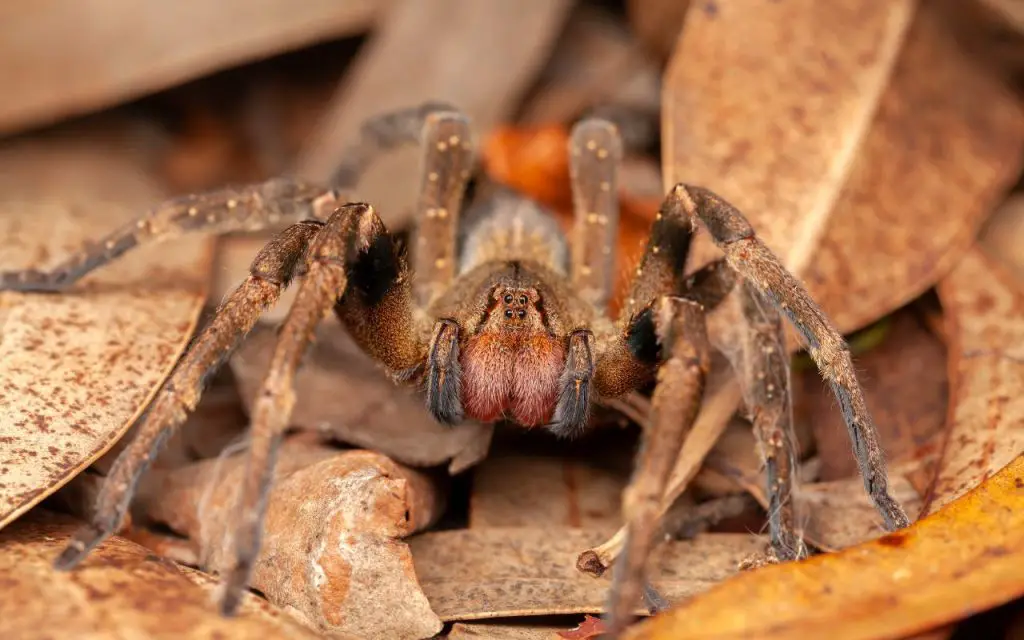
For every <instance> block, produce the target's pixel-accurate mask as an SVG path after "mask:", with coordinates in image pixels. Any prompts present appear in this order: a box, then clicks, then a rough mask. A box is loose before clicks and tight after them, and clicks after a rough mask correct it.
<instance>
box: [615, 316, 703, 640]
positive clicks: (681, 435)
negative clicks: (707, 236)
mask: <svg viewBox="0 0 1024 640" xmlns="http://www.w3.org/2000/svg"><path fill="white" fill-rule="evenodd" d="M654 325H655V330H656V332H657V336H658V341H659V343H660V344H661V349H662V364H661V366H660V367H659V369H658V374H657V384H656V386H655V388H654V394H653V396H652V398H651V416H650V425H651V426H650V430H649V431H647V432H646V433H644V435H643V444H642V446H641V449H640V452H639V454H638V456H637V464H636V470H635V471H634V472H633V479H632V480H631V481H630V484H629V487H627V488H626V491H625V493H624V494H623V505H622V509H623V516H624V518H625V520H626V541H625V545H624V546H623V549H622V553H620V554H619V557H618V559H617V560H616V562H615V568H614V574H613V583H612V591H611V596H610V602H609V604H608V633H609V635H610V636H612V637H615V635H616V634H617V633H620V632H621V631H622V630H623V629H624V628H625V627H626V625H627V624H628V623H629V622H630V620H631V619H632V610H633V608H634V607H636V606H637V604H639V602H640V597H641V595H642V594H643V590H644V585H645V580H644V573H645V569H646V566H647V560H648V557H649V556H650V553H651V549H652V548H653V547H654V543H655V539H656V537H657V533H658V531H659V530H660V527H659V523H660V519H661V512H662V509H661V505H662V498H663V496H664V495H665V487H666V485H667V484H668V478H669V475H670V474H671V472H672V467H673V466H674V465H675V462H676V459H677V458H678V457H679V450H680V449H681V448H682V446H683V441H684V440H685V438H686V434H687V433H688V432H689V430H690V427H691V426H692V425H693V421H694V420H695V419H696V417H697V412H698V410H699V409H700V402H701V398H702V396H703V393H704V381H705V378H706V376H707V373H708V369H709V368H710V366H711V356H710V347H709V345H708V337H707V328H706V326H705V319H704V310H703V309H702V308H701V306H700V305H699V304H698V303H696V302H693V301H691V300H686V299H683V298H674V297H666V298H661V299H660V300H659V302H658V304H657V305H656V307H655V309H654Z"/></svg>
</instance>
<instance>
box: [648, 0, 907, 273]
mask: <svg viewBox="0 0 1024 640" xmlns="http://www.w3.org/2000/svg"><path fill="white" fill-rule="evenodd" d="M914 5H915V2H914V1H913V0H896V1H894V2H884V3H874V2H871V3H864V2H861V1H860V0H842V1H839V2H828V3H822V2H817V1H816V0H796V1H793V2H740V3H722V2H718V3H703V2H702V3H691V4H690V9H689V11H688V13H687V15H686V22H685V24H684V26H683V33H682V35H681V36H680V39H679V42H678V44H677V45H676V49H675V52H674V54H673V57H672V61H671V62H670V64H669V69H668V71H667V74H666V78H665V91H666V96H665V100H664V107H665V113H664V127H665V131H664V139H665V141H666V144H665V147H664V161H665V162H664V164H665V179H666V183H667V185H668V184H674V183H676V182H687V183H691V184H698V185H702V186H706V187H708V188H710V189H712V190H714V191H715V192H717V193H719V194H720V195H721V196H722V197H724V198H725V199H726V200H728V201H730V202H731V203H732V204H734V205H735V206H736V207H738V208H739V209H740V211H742V212H743V213H744V214H745V215H746V216H747V218H749V219H750V221H751V223H752V224H753V226H754V228H755V229H756V230H757V232H758V234H759V235H760V236H761V238H762V239H763V240H764V242H765V244H767V245H768V247H770V248H771V249H772V251H774V252H775V253H776V254H778V255H779V256H780V258H782V260H783V263H784V264H785V265H786V266H787V267H789V268H790V269H791V270H793V271H795V272H797V273H799V272H801V271H803V270H804V267H805V265H806V264H807V261H808V259H809V258H810V256H811V254H812V252H813V250H814V248H815V246H816V243H815V239H816V238H817V237H819V236H820V234H821V233H822V231H823V230H824V225H825V222H826V221H827V220H828V217H829V214H830V213H831V212H832V208H833V205H834V204H835V202H836V198H837V197H838V196H839V192H840V190H841V189H842V187H843V183H844V181H845V178H846V176H847V174H848V172H849V169H850V166H851V163H852V161H853V160H854V158H855V157H856V153H857V149H858V146H859V145H860V144H861V141H862V140H863V138H864V135H865V133H866V132H867V130H868V127H869V125H870V123H871V119H872V117H873V115H874V113H875V108H876V105H877V103H878V99H879V96H880V95H881V93H882V91H883V89H884V88H885V85H886V83H887V80H888V77H889V73H890V71H891V69H892V66H893V63H894V61H895V59H896V54H897V52H898V51H899V47H900V44H901V42H902V41H903V37H904V32H905V30H906V28H907V26H908V25H909V23H910V19H911V16H912V15H913V9H914ZM701 236H702V238H703V239H702V240H701V241H700V242H698V243H696V244H695V251H694V255H693V256H692V258H691V261H690V262H691V265H692V266H698V265H700V264H703V263H704V262H706V261H708V260H709V259H710V258H713V257H716V256H717V255H720V253H719V252H718V250H717V249H714V248H713V247H712V245H711V243H710V242H709V241H708V239H707V238H706V237H705V234H701Z"/></svg>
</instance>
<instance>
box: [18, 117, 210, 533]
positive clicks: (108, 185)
mask: <svg viewBox="0 0 1024 640" xmlns="http://www.w3.org/2000/svg"><path fill="white" fill-rule="evenodd" d="M138 145H139V141H138V139H137V137H134V136H132V135H131V133H130V127H129V126H127V123H125V122H120V123H111V124H110V125H109V126H108V125H103V124H99V123H96V122H94V123H92V124H89V125H83V126H82V127H78V128H74V129H65V130H63V131H61V132H55V133H52V134H48V135H46V136H37V137H34V138H28V139H22V140H19V141H17V142H11V143H8V144H7V145H6V146H4V147H3V148H2V149H0V211H3V215H2V216H0V238H3V247H2V258H0V271H2V270H11V269H21V268H28V267H35V268H44V267H46V266H49V265H50V264H52V263H54V262H56V261H59V260H61V259H62V258H64V257H65V256H66V255H67V254H68V253H69V252H72V251H75V250H78V249H80V248H81V245H82V243H83V242H85V241H92V240H95V239H96V238H97V237H99V236H102V234H104V233H106V232H107V231H109V230H113V229H115V228H117V227H118V226H119V225H121V224H123V223H125V222H126V221H129V220H132V219H134V218H136V217H137V216H139V215H141V214H142V213H143V212H144V211H146V209H148V208H149V207H150V206H152V205H153V204H154V203H156V202H159V201H160V200H161V199H162V198H163V197H164V194H162V193H161V191H160V190H159V189H158V188H157V187H156V185H154V184H153V183H152V182H151V181H150V180H149V179H148V178H147V177H146V176H145V175H144V174H143V173H141V172H140V171H139V169H138V165H139V164H140V162H141V161H142V160H143V158H140V154H139V153H138V151H136V150H133V148H137V147H138ZM209 269H210V244H209V242H208V241H206V240H204V239H202V238H195V237H193V238H189V239H185V240H183V241H179V242H174V243H170V244H164V245H160V246H154V247H150V248H147V249H146V250H145V251H138V252H133V253H130V254H128V255H127V256H126V257H124V258H123V259H121V260H118V261H117V262H115V263H114V264H111V265H110V266H109V267H108V268H104V269H101V270H100V271H98V272H97V273H96V274H95V275H94V276H90V277H88V278H86V279H85V280H84V281H83V282H81V283H80V284H79V285H77V286H75V287H74V288H73V289H72V290H71V292H68V293H62V294H59V295H38V294H15V293H0V405H2V406H3V407H4V411H3V412H2V414H0V460H2V462H0V469H2V471H0V474H2V476H3V479H2V480H0V526H3V525H6V524H7V523H9V522H11V521H12V520H13V519H14V518H17V517H18V516H19V515H20V514H22V513H24V512H25V511H26V510H28V509H29V508H30V507H31V506H32V505H34V504H36V503H38V502H39V501H40V500H42V499H43V498H44V497H46V496H47V495H49V494H50V493H52V492H53V491H56V490H57V489H58V488H59V487H60V486H61V485H63V484H64V483H66V482H67V481H68V480H70V479H71V478H72V477H74V476H75V475H76V474H77V473H78V472H79V471H81V470H82V469H84V468H85V467H87V466H88V465H89V464H90V463H91V462H92V461H94V460H96V459H97V458H98V457H99V456H100V455H102V454H103V452H104V451H106V450H107V449H108V448H110V447H111V446H112V445H113V444H114V443H115V442H116V441H117V440H118V438H119V437H121V435H122V434H123V433H124V432H125V430H127V429H128V427H129V426H130V425H131V424H132V422H134V420H135V419H136V418H137V417H138V415H139V414H140V412H141V411H142V410H143V409H144V408H145V406H146V405H147V403H148V402H149V399H150V398H151V397H152V395H153V393H154V392H155V391H156V388H157V386H158V385H159V383H160V382H161V381H162V380H163V378H164V377H165V376H166V375H167V374H168V372H169V371H170V369H171V368H172V367H173V366H174V363H175V362H176V361H177V359H178V356H179V355H180V353H181V352H182V350H183V349H184V348H185V346H186V344H187V342H188V339H189V337H190V336H191V334H192V331H193V329H194V328H195V325H196V321H197V319H198V317H199V312H200V310H201V308H202V304H203V301H204V299H205V295H206V276H207V274H208V272H209Z"/></svg>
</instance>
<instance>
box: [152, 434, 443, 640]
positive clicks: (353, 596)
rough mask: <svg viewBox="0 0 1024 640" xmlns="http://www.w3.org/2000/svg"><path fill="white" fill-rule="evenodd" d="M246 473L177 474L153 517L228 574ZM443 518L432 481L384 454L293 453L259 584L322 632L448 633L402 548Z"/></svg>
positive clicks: (296, 448) (230, 464)
mask: <svg viewBox="0 0 1024 640" xmlns="http://www.w3.org/2000/svg"><path fill="white" fill-rule="evenodd" d="M244 470H245V458H244V456H234V457H228V458H224V459H221V460H204V461H202V462H199V463H196V464H194V465H191V466H188V467H183V468H181V469H177V470H174V471H171V472H170V473H168V474H167V475H166V477H165V478H164V481H163V483H162V487H161V490H160V491H159V492H158V493H157V494H156V495H157V496H158V498H157V499H154V500H153V501H151V502H150V503H149V504H148V505H147V512H148V514H149V515H150V516H151V517H152V518H154V519H155V520H157V521H159V522H162V523H165V524H167V525H168V526H170V527H171V528H172V529H173V530H175V531H177V532H179V533H182V534H184V535H187V536H188V537H189V538H190V540H191V541H192V543H193V544H194V545H195V546H196V547H197V548H198V551H199V556H200V557H201V558H202V559H204V560H205V561H206V562H207V563H209V564H210V565H211V566H212V567H221V566H225V563H226V561H227V556H226V554H227V552H228V546H227V542H228V540H229V537H230V536H231V534H232V533H233V532H232V531H231V529H230V527H231V526H233V524H234V518H233V515H234V505H235V499H236V495H237V491H238V488H239V487H240V486H241V484H242V474H243V472H244ZM439 506H440V505H439V498H438V496H437V493H436V491H435V490H434V488H433V486H432V485H431V483H430V481H429V480H428V479H427V478H426V477H425V476H422V475H421V474H419V473H417V472H415V471H413V470H411V469H407V468H404V467H402V466H400V465H398V464H396V463H394V462H392V461H391V460H389V459H388V458H386V457H384V456H382V455H380V454H377V453H372V452H369V451H343V452H339V451H335V450H330V449H327V448H323V447H311V446H307V445H301V444H298V443H286V444H285V445H284V447H283V448H282V450H281V453H280V456H279V458H278V464H277V467H276V469H275V477H274V485H273V488H272V490H271V493H270V496H269V502H268V507H267V515H266V520H265V523H264V529H263V543H262V549H261V552H260V555H259V558H258V559H257V560H256V563H255V565H254V570H253V575H252V579H251V584H252V586H253V587H255V588H256V589H259V590H260V592H261V593H263V594H265V595H266V596H267V598H268V599H270V601H271V602H273V603H275V604H277V605H279V606H281V607H283V608H285V609H287V610H289V611H291V612H293V613H295V614H296V615H297V616H299V618H300V619H302V620H304V621H306V622H308V623H309V624H310V625H311V626H313V627H314V628H316V629H318V630H319V631H321V632H325V633H335V632H343V633H351V634H353V635H357V636H370V637H388V638H396V639H401V638H423V637H428V636H430V635H432V634H435V633H437V632H438V631H439V630H440V628H441V626H440V625H441V623H440V621H439V620H438V619H437V617H436V616H435V615H434V613H433V612H432V611H431V610H430V606H429V605H428V603H427V600H426V598H424V596H423V593H422V592H421V591H420V587H419V585H418V584H417V581H416V574H415V572H414V570H413V566H412V556H411V555H410V553H409V548H408V546H407V545H406V544H405V543H404V542H402V541H401V539H400V538H402V537H404V536H406V535H409V534H411V533H412V532H413V531H416V530H418V529H420V528H423V527H425V526H427V525H429V524H430V523H431V522H432V521H433V520H434V519H435V518H436V517H437V515H438V512H439Z"/></svg>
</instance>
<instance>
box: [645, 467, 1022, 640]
mask: <svg viewBox="0 0 1024 640" xmlns="http://www.w3.org/2000/svg"><path fill="white" fill-rule="evenodd" d="M1022 486H1024V456H1022V457H1018V458H1017V459H1016V460H1014V461H1013V462H1011V463H1010V464H1009V465H1008V466H1007V467H1006V468H1004V469H1003V470H1002V471H1001V472H999V473H998V474H997V475H995V476H994V477H992V478H989V479H988V480H987V481H986V482H985V483H984V484H982V485H981V486H980V487H977V488H976V489H974V490H972V491H971V492H970V493H968V494H966V495H964V496H962V497H961V498H960V499H959V500H957V501H956V502H953V503H951V504H949V505H948V506H947V507H945V508H944V509H942V510H940V511H939V512H938V513H936V514H934V515H932V516H930V517H927V518H925V519H923V520H920V521H918V522H915V523H914V524H912V525H911V526H910V528H908V529H905V530H902V531H898V532H895V533H890V534H888V535H885V536H883V537H881V538H879V539H878V540H875V541H872V542H868V543H865V544H861V545H858V546H856V547H851V548H849V549H845V550H843V551H840V552H838V553H834V554H828V555H822V556H817V557H814V558H810V559H809V560H805V561H803V562H792V563H786V564H780V565H774V566H769V567H766V568H763V569H759V570H757V571H752V572H749V573H745V574H743V575H740V576H738V577H736V578H734V579H732V580H729V581H727V582H725V583H723V584H721V585H719V586H718V587H717V588H715V589H713V590H710V591H708V592H706V593H704V594H702V595H699V596H697V597H695V598H692V599H690V600H688V601H686V602H684V603H682V604H681V605H679V606H677V607H675V608H674V609H672V610H671V611H669V612H667V613H665V614H663V615H660V616H657V617H655V618H654V619H653V620H650V621H648V622H645V623H641V624H639V625H637V626H636V627H634V628H633V629H631V630H630V632H628V633H627V634H626V638H628V639H630V640H668V639H670V638H671V639H672V640H685V639H686V638H708V637H714V638H720V639H722V640H724V639H726V638H764V639H766V640H770V639H773V638H830V639H831V640H848V639H854V638H857V639H860V638H864V639H866V638H900V637H904V636H906V635H909V634H913V633H918V632H921V631H925V630H928V629H932V628H935V627H937V626H940V625H942V624H945V623H948V622H952V621H955V620H958V619H959V618H961V617H963V616H965V615H968V614H970V613H972V612H975V611H983V610H985V609H987V608H990V607H993V606H997V605H1000V604H1002V603H1004V602H1008V601H1010V600H1013V599H1014V598H1018V597H1020V596H1021V595H1024V573H1022V572H1021V571H1020V567H1021V566H1022V564H1024V508H1021V505H1022V504H1024V489H1022V488H1021V487H1022Z"/></svg>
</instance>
